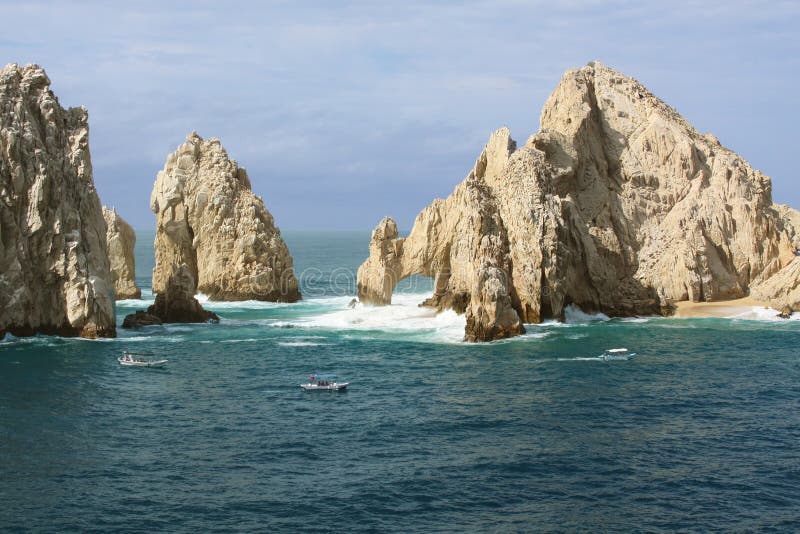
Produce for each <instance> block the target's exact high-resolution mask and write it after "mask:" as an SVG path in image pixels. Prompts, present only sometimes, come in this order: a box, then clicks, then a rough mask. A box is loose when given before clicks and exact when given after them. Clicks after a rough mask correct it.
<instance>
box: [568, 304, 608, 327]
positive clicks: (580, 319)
mask: <svg viewBox="0 0 800 534" xmlns="http://www.w3.org/2000/svg"><path fill="white" fill-rule="evenodd" d="M564 319H565V321H566V322H567V323H569V324H586V323H595V322H598V321H608V320H610V317H609V316H608V315H606V314H605V313H586V312H585V311H583V310H581V309H580V308H579V307H577V306H575V305H574V304H570V305H569V306H567V307H566V308H564Z"/></svg>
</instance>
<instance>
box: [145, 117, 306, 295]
mask: <svg viewBox="0 0 800 534" xmlns="http://www.w3.org/2000/svg"><path fill="white" fill-rule="evenodd" d="M150 208H151V209H152V211H153V213H155V214H156V219H157V232H156V242H155V248H156V266H155V269H154V270H153V291H154V292H156V293H162V292H165V291H166V290H167V287H168V281H169V279H170V277H172V276H173V275H174V274H175V273H176V272H177V270H178V269H179V268H180V267H181V266H185V267H186V269H187V270H188V273H189V274H190V276H191V277H192V278H194V283H195V286H196V287H197V289H198V291H200V292H202V293H204V294H206V295H208V297H209V299H211V300H234V301H235V300H250V299H253V300H266V301H274V302H294V301H296V300H298V299H299V298H300V292H299V291H298V288H297V280H296V279H295V276H294V271H293V268H292V257H291V255H290V254H289V249H288V248H287V247H286V243H284V241H283V239H281V235H280V231H279V230H278V228H276V227H275V223H274V220H273V218H272V215H271V214H270V213H269V212H268V211H267V209H266V208H265V207H264V203H263V201H262V200H261V199H260V198H259V197H257V196H255V195H254V194H253V192H252V191H251V189H250V180H249V178H248V176H247V172H246V171H245V170H244V168H241V167H239V166H238V165H237V163H236V162H235V161H233V160H231V159H229V158H228V154H227V153H226V152H225V149H224V148H222V145H221V144H220V142H219V140H218V139H209V140H204V139H202V138H201V137H200V136H198V135H197V134H194V133H193V134H191V135H189V136H188V137H187V140H186V143H184V144H183V145H181V146H180V147H179V148H178V150H177V151H175V152H174V153H172V154H170V155H169V157H168V158H167V163H166V165H165V166H164V169H163V170H161V171H160V172H159V173H158V177H157V178H156V182H155V185H154V187H153V193H152V195H151V200H150ZM179 278H181V279H183V278H185V276H183V275H181V277H179Z"/></svg>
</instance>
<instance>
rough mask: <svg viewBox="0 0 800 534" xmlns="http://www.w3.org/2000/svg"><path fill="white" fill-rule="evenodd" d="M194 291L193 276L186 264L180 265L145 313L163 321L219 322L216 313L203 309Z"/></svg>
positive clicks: (195, 290)
mask: <svg viewBox="0 0 800 534" xmlns="http://www.w3.org/2000/svg"><path fill="white" fill-rule="evenodd" d="M195 293H197V286H196V285H195V281H194V276H193V275H192V273H191V272H190V271H189V268H188V267H187V266H186V265H180V266H178V267H177V268H176V269H175V271H174V272H173V273H172V275H171V276H170V278H169V280H167V282H166V284H165V289H164V290H163V291H160V292H159V293H158V294H157V295H156V301H155V303H154V304H153V305H152V306H150V307H149V308H147V313H148V314H149V315H154V316H156V317H158V318H159V319H161V321H162V322H165V323H207V322H214V323H216V322H219V317H218V316H217V314H216V313H214V312H211V311H207V310H205V309H203V306H201V305H200V303H199V302H198V301H197V299H196V298H195V296H194V295H195Z"/></svg>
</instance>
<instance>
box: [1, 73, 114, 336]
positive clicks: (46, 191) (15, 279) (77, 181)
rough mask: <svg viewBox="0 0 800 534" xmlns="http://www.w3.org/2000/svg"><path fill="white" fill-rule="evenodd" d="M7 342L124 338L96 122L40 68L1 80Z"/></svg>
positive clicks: (3, 294) (4, 323)
mask: <svg viewBox="0 0 800 534" xmlns="http://www.w3.org/2000/svg"><path fill="white" fill-rule="evenodd" d="M0 203H1V205H0V338H2V337H3V335H4V334H5V332H11V333H12V334H15V335H32V334H35V333H37V332H42V333H46V334H59V335H65V336H83V337H92V338H93V337H113V336H115V335H116V328H115V327H116V325H115V317H114V289H113V283H112V278H111V272H110V268H109V261H108V255H107V253H106V225H105V221H104V220H103V213H102V210H101V207H100V200H99V199H98V196H97V192H96V191H95V188H94V183H93V179H92V163H91V157H90V154H89V125H88V113H87V111H86V109H84V108H71V109H68V110H65V109H64V108H62V107H61V105H60V104H59V102H58V99H57V98H56V96H55V95H54V94H53V92H52V91H51V90H50V80H49V78H48V77H47V74H45V71H44V70H43V69H42V68H41V67H39V66H37V65H28V66H26V67H19V66H18V65H13V64H12V65H7V66H6V67H5V68H4V69H2V71H0Z"/></svg>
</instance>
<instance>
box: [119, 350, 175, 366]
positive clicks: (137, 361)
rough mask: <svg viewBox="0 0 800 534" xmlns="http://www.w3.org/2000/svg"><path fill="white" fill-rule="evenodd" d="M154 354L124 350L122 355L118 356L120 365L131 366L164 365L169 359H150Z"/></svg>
mask: <svg viewBox="0 0 800 534" xmlns="http://www.w3.org/2000/svg"><path fill="white" fill-rule="evenodd" d="M153 356H155V355H154V354H143V353H139V352H127V351H125V352H123V353H122V356H120V357H119V358H117V361H118V362H119V363H120V365H127V366H129V367H164V365H165V364H166V363H167V360H154V359H150V358H152V357H153Z"/></svg>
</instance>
